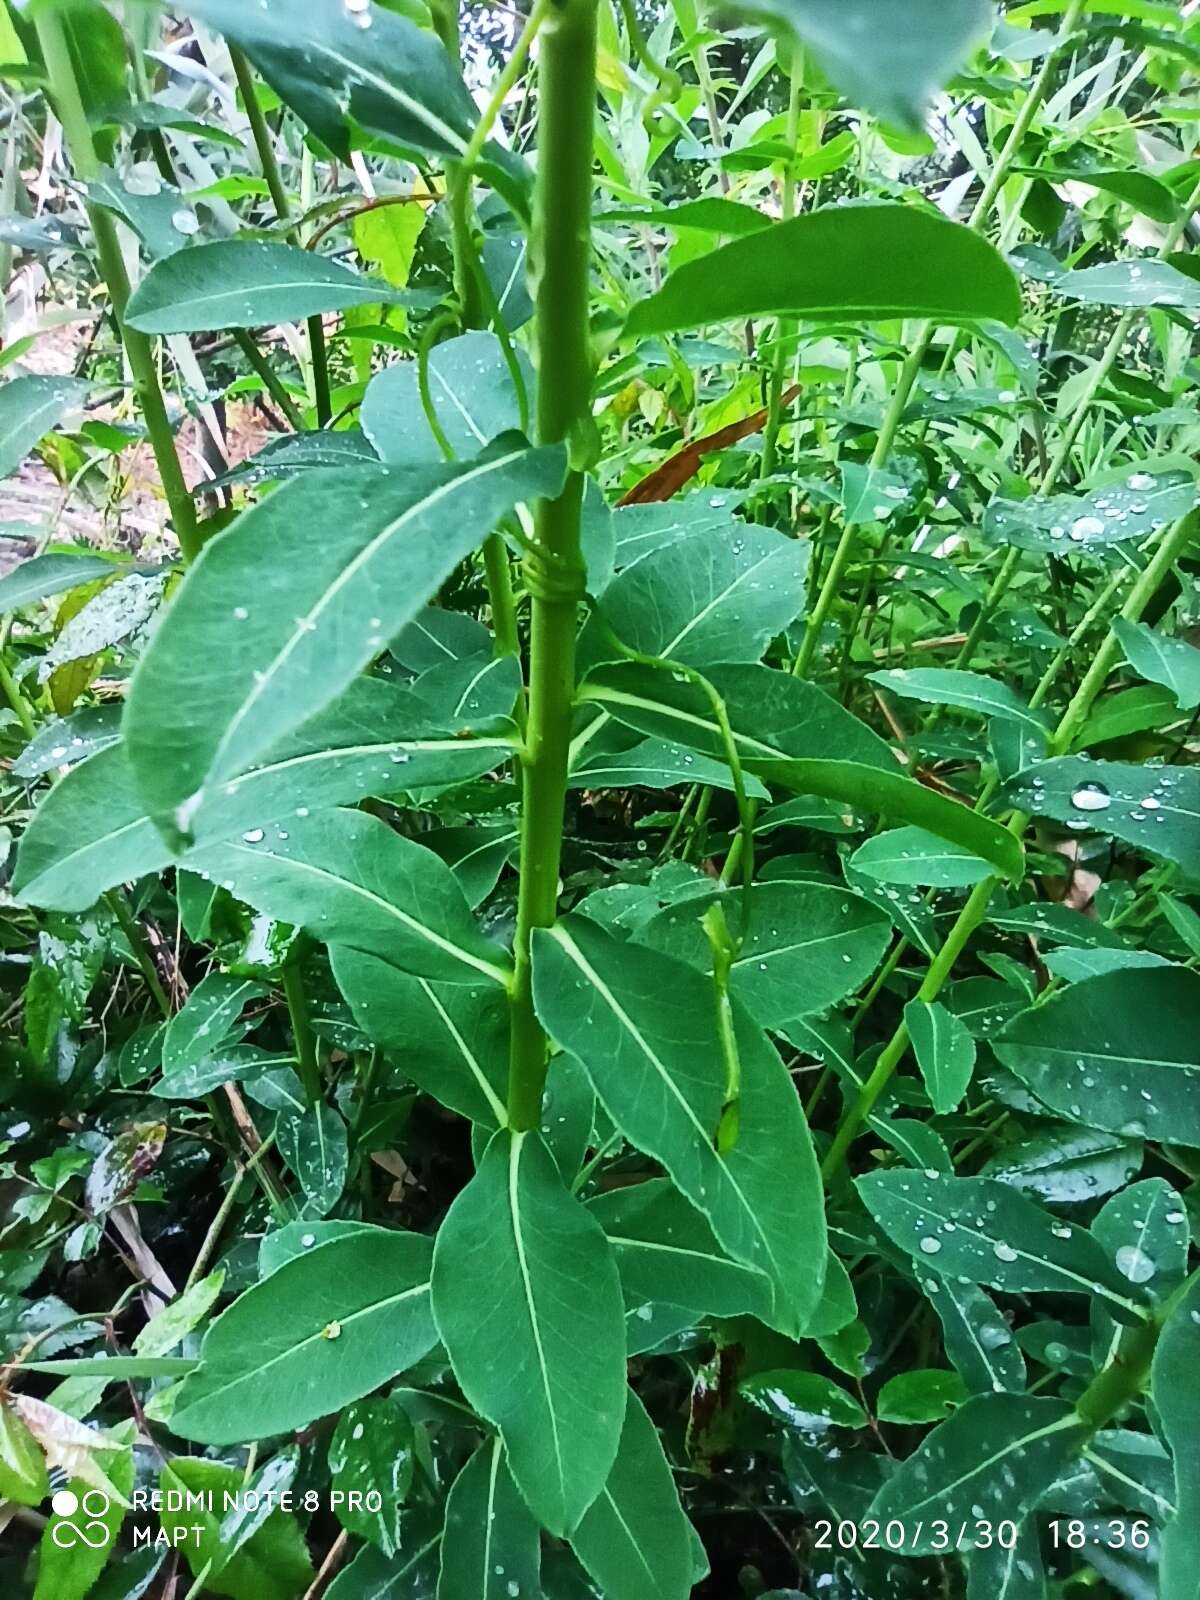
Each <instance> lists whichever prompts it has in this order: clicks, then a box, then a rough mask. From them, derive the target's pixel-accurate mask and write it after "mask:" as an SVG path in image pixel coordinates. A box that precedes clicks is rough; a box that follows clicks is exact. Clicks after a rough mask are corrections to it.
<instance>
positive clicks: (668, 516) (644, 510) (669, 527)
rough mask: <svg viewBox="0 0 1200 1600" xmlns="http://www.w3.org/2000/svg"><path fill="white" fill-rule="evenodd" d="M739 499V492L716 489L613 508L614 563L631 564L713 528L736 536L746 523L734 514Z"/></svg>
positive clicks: (629, 565)
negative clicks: (659, 501)
mask: <svg viewBox="0 0 1200 1600" xmlns="http://www.w3.org/2000/svg"><path fill="white" fill-rule="evenodd" d="M742 498H743V497H742V494H741V493H740V491H739V492H735V491H734V490H732V489H719V490H716V491H714V492H710V493H704V492H699V491H697V492H695V493H692V494H681V495H679V496H677V497H676V498H675V499H674V500H666V501H663V502H661V503H649V504H647V505H633V506H618V507H616V508H615V509H614V510H613V512H612V534H613V539H614V542H615V550H614V555H613V559H614V561H615V564H616V566H617V567H631V566H632V565H633V563H634V562H635V561H640V560H641V558H642V557H643V556H648V555H649V554H650V552H651V551H652V550H662V549H664V548H665V547H666V546H667V545H669V544H674V543H675V541H676V540H677V539H690V538H693V537H697V536H699V535H700V534H702V533H706V532H709V531H712V530H720V529H724V530H725V531H726V532H727V533H728V534H729V536H730V537H731V538H733V537H735V536H736V535H737V534H739V533H740V532H741V531H742V528H743V527H744V526H745V524H744V523H742V522H739V521H738V520H737V518H736V517H735V516H734V514H733V513H734V511H735V510H736V508H737V506H738V505H739V504H740V502H741V500H742Z"/></svg>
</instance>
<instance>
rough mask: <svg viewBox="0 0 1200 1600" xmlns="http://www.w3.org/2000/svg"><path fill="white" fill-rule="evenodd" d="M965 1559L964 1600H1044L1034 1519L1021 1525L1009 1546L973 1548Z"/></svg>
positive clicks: (1038, 1542)
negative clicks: (965, 1596) (965, 1594)
mask: <svg viewBox="0 0 1200 1600" xmlns="http://www.w3.org/2000/svg"><path fill="white" fill-rule="evenodd" d="M1006 1532H1007V1530H1006ZM966 1559H967V1600H1046V1569H1045V1566H1044V1565H1043V1562H1042V1544H1041V1539H1040V1538H1039V1536H1038V1526H1037V1519H1036V1517H1028V1518H1026V1520H1025V1521H1024V1522H1023V1523H1021V1524H1020V1526H1019V1527H1018V1528H1017V1536H1016V1538H1015V1539H1013V1540H1012V1541H1011V1543H1008V1541H1006V1543H1005V1544H1001V1543H1000V1542H999V1540H996V1541H995V1543H993V1544H990V1545H987V1546H986V1547H985V1546H983V1545H976V1546H975V1548H974V1549H973V1550H970V1551H968V1552H967V1558H966Z"/></svg>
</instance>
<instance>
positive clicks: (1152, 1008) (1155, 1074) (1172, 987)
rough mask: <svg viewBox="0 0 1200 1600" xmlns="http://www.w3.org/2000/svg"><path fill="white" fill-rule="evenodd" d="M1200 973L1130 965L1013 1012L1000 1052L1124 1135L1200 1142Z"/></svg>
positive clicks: (1049, 1101) (1056, 1106)
mask: <svg viewBox="0 0 1200 1600" xmlns="http://www.w3.org/2000/svg"><path fill="white" fill-rule="evenodd" d="M1198 1005H1200V976H1197V974H1196V973H1194V972H1189V971H1187V970H1186V969H1184V968H1182V967H1130V968H1126V969H1124V970H1121V971H1117V972H1109V973H1106V974H1104V975H1103V976H1101V977H1098V978H1089V979H1088V980H1087V981H1086V982H1084V983H1075V984H1072V985H1071V987H1070V988H1069V989H1067V990H1065V991H1062V992H1060V993H1059V994H1056V995H1053V996H1052V997H1051V998H1050V999H1049V1000H1047V1001H1046V1002H1045V1003H1044V1004H1043V1005H1041V1006H1034V1007H1031V1008H1030V1009H1029V1010H1028V1011H1023V1012H1022V1013H1021V1014H1020V1016H1018V1017H1014V1018H1013V1019H1012V1021H1011V1022H1009V1023H1008V1024H1007V1025H1006V1027H1005V1028H1004V1031H1003V1032H1002V1033H1001V1034H1000V1035H998V1037H997V1038H996V1039H994V1040H993V1048H994V1049H995V1051H996V1054H997V1056H998V1057H999V1059H1000V1060H1001V1061H1002V1062H1003V1063H1004V1065H1005V1066H1006V1067H1008V1068H1009V1069H1010V1071H1012V1072H1015V1073H1016V1075H1017V1076H1018V1077H1019V1078H1020V1079H1021V1080H1022V1082H1023V1083H1027V1084H1028V1085H1029V1087H1030V1088H1031V1089H1032V1090H1033V1092H1034V1094H1036V1095H1037V1097H1038V1099H1039V1100H1041V1101H1042V1102H1043V1103H1044V1104H1045V1105H1048V1106H1049V1107H1050V1108H1051V1110H1053V1111H1056V1112H1057V1113H1058V1114H1059V1115H1060V1116H1063V1117H1069V1118H1070V1119H1071V1121H1073V1122H1081V1123H1083V1124H1084V1125H1085V1126H1087V1127H1091V1128H1100V1129H1103V1130H1105V1131H1107V1132H1109V1133H1119V1134H1122V1135H1124V1136H1125V1137H1126V1138H1138V1139H1143V1138H1154V1139H1161V1140H1162V1141H1163V1142H1164V1143H1167V1144H1186V1145H1191V1146H1200V1092H1198V1091H1200V1039H1198V1038H1197V1033H1196V1025H1195V1022H1196V1015H1197V1006H1198Z"/></svg>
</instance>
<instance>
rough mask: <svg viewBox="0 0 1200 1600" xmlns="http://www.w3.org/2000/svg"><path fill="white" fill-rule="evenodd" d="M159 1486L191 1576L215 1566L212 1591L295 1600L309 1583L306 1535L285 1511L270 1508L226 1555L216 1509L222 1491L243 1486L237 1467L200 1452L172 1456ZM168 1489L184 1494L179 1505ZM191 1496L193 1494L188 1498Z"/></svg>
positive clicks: (255, 1599) (235, 1598) (166, 1523)
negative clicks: (173, 1499) (241, 1541)
mask: <svg viewBox="0 0 1200 1600" xmlns="http://www.w3.org/2000/svg"><path fill="white" fill-rule="evenodd" d="M159 1486H160V1488H161V1489H162V1491H163V1508H162V1511H161V1512H160V1513H159V1515H160V1517H161V1520H162V1526H163V1528H164V1530H165V1531H166V1532H167V1533H168V1535H170V1536H171V1538H172V1542H173V1543H175V1544H176V1546H177V1548H182V1550H183V1553H184V1559H185V1560H186V1561H187V1564H188V1566H189V1568H190V1569H191V1571H192V1572H193V1574H194V1575H195V1576H197V1577H199V1575H200V1574H201V1573H202V1572H204V1571H205V1570H206V1569H208V1568H209V1567H210V1564H211V1567H212V1568H215V1569H218V1570H209V1571H208V1575H207V1577H206V1578H205V1580H204V1587H205V1589H207V1590H209V1591H210V1592H211V1593H213V1594H223V1595H229V1596H230V1597H231V1600H298V1597H299V1596H300V1595H302V1594H303V1593H304V1590H305V1589H306V1588H307V1587H308V1585H309V1584H310V1583H311V1582H312V1581H313V1569H312V1563H311V1561H310V1560H309V1556H308V1551H307V1550H306V1549H305V1546H304V1536H303V1534H302V1533H301V1532H300V1529H299V1527H298V1525H297V1523H296V1520H295V1518H294V1517H292V1516H290V1515H289V1514H288V1513H287V1512H286V1511H273V1512H271V1514H270V1516H268V1517H267V1519H266V1521H265V1522H264V1523H263V1524H262V1526H261V1527H260V1528H258V1529H257V1530H256V1531H255V1532H254V1533H253V1534H252V1535H251V1537H250V1538H249V1539H247V1540H246V1542H245V1544H243V1545H242V1546H241V1548H240V1549H238V1550H236V1551H235V1552H234V1553H233V1554H232V1555H229V1554H228V1549H227V1547H225V1546H224V1545H223V1542H222V1539H221V1515H220V1511H221V1506H222V1504H223V1499H224V1496H225V1495H226V1494H230V1495H236V1494H239V1493H241V1492H242V1490H243V1488H244V1484H243V1475H242V1470H241V1468H240V1467H231V1466H226V1464H225V1463H224V1462H222V1461H205V1460H202V1459H201V1458H200V1457H198V1456H191V1457H176V1458H175V1459H174V1460H173V1461H169V1462H168V1463H167V1464H166V1465H165V1466H164V1467H163V1469H162V1472H161V1473H160V1474H159ZM172 1491H174V1494H175V1496H177V1497H179V1496H182V1497H184V1498H183V1499H182V1502H181V1503H178V1504H173V1503H172V1500H171V1498H170V1496H171V1492H172ZM189 1494H190V1495H191V1496H193V1497H194V1498H193V1499H191V1500H188V1499H187V1498H186V1497H187V1496H188V1495H189ZM208 1496H211V1497H212V1499H211V1502H210V1501H209V1499H208V1498H207V1497H208ZM197 1529H198V1530H199V1531H196V1530H197ZM226 1556H228V1559H227V1560H224V1558H225V1557H226ZM223 1560H224V1564H222V1561H223Z"/></svg>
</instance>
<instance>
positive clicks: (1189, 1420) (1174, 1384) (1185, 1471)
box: [1150, 1282, 1200, 1600]
mask: <svg viewBox="0 0 1200 1600" xmlns="http://www.w3.org/2000/svg"><path fill="white" fill-rule="evenodd" d="M1198 1365H1200V1282H1198V1283H1194V1284H1193V1285H1192V1287H1191V1288H1190V1289H1189V1290H1188V1292H1187V1294H1186V1295H1184V1297H1183V1298H1182V1299H1181V1300H1180V1302H1179V1304H1178V1305H1176V1306H1175V1307H1174V1309H1173V1311H1172V1313H1171V1316H1170V1318H1169V1319H1168V1321H1167V1325H1166V1327H1165V1328H1164V1329H1163V1331H1162V1335H1161V1337H1160V1338H1159V1341H1158V1347H1157V1349H1156V1350H1155V1352H1154V1364H1153V1366H1152V1368H1151V1373H1150V1390H1151V1393H1152V1395H1153V1397H1154V1406H1155V1410H1156V1411H1157V1413H1158V1416H1159V1418H1160V1419H1161V1423H1162V1431H1163V1433H1164V1434H1165V1435H1166V1439H1167V1443H1168V1444H1169V1445H1170V1447H1171V1455H1172V1457H1173V1459H1174V1463H1175V1501H1176V1508H1175V1515H1174V1516H1173V1517H1172V1518H1171V1520H1170V1521H1169V1522H1168V1523H1167V1525H1166V1528H1165V1529H1164V1530H1163V1538H1162V1556H1161V1564H1160V1567H1159V1591H1158V1592H1159V1596H1160V1600H1194V1596H1195V1593H1196V1572H1197V1564H1198V1563H1200V1385H1198V1384H1197V1383H1196V1372H1197V1368H1198Z"/></svg>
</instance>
